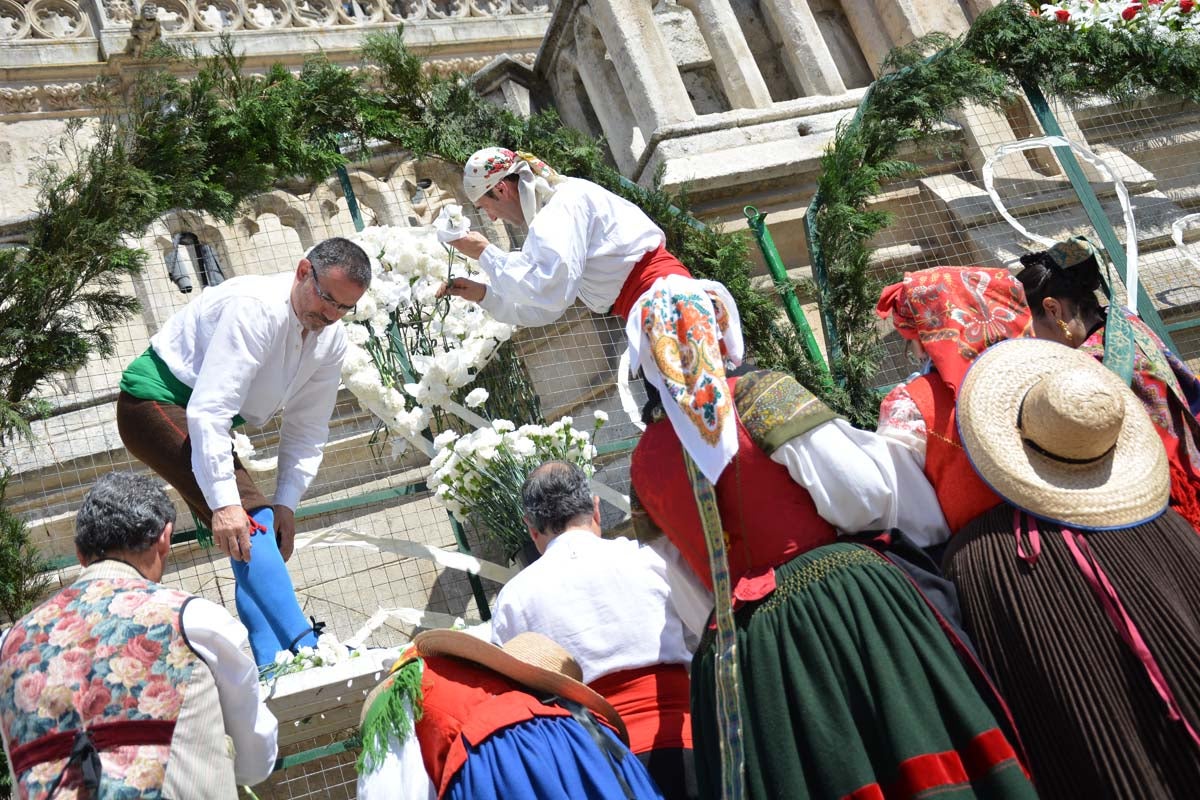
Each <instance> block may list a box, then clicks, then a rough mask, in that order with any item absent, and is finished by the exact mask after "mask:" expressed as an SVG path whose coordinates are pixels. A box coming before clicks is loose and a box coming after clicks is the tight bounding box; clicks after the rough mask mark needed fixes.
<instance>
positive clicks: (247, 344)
mask: <svg viewBox="0 0 1200 800" xmlns="http://www.w3.org/2000/svg"><path fill="white" fill-rule="evenodd" d="M270 341H271V334H270V330H269V327H268V324H267V322H266V317H265V315H264V314H263V313H262V305H261V303H259V302H258V301H257V300H255V299H253V298H246V297H234V298H230V300H229V301H228V302H227V303H225V305H224V306H223V307H222V309H221V313H220V318H219V320H218V321H217V324H216V327H215V328H214V333H213V336H212V339H211V340H210V341H209V343H208V347H207V350H206V351H205V355H204V364H203V365H202V366H201V368H200V371H199V373H198V374H197V375H196V385H195V386H194V387H193V389H192V396H191V399H189V400H188V405H187V425H188V435H189V436H190V437H191V442H192V473H193V474H194V475H195V476H196V483H197V484H199V486H200V490H201V491H202V492H203V493H204V500H205V502H207V503H208V507H209V508H211V509H213V510H214V511H215V510H216V509H218V508H223V507H225V506H235V505H239V504H240V503H241V496H240V495H239V494H238V488H237V478H236V477H234V473H233V440H232V439H231V438H230V436H229V430H230V427H231V426H232V425H233V418H234V416H235V415H237V413H238V412H239V411H240V410H241V408H242V403H243V402H244V401H245V399H246V393H247V392H248V391H249V388H250V384H251V382H252V381H253V380H254V376H255V375H256V374H258V371H259V369H261V368H262V363H263V358H264V356H265V354H266V352H267V350H268V348H269V346H270Z"/></svg>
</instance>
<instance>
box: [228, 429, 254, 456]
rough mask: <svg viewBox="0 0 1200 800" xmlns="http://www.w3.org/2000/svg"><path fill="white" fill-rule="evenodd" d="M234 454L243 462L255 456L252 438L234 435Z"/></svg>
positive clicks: (238, 434) (244, 435)
mask: <svg viewBox="0 0 1200 800" xmlns="http://www.w3.org/2000/svg"><path fill="white" fill-rule="evenodd" d="M233 452H234V454H235V455H236V456H237V457H238V458H239V459H241V460H242V462H246V461H249V460H250V458H251V457H252V456H253V455H254V444H253V443H252V442H251V441H250V437H249V436H247V435H246V434H244V433H236V432H235V433H234V434H233Z"/></svg>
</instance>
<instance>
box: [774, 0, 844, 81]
mask: <svg viewBox="0 0 1200 800" xmlns="http://www.w3.org/2000/svg"><path fill="white" fill-rule="evenodd" d="M763 9H764V10H765V11H766V13H767V16H768V18H769V19H770V20H771V24H772V25H774V27H775V32H776V33H777V34H778V36H779V40H780V41H781V42H782V43H783V55H784V63H785V64H786V66H787V70H788V74H790V75H791V76H792V80H793V81H795V83H796V86H798V87H799V88H800V91H801V92H802V93H803V94H806V95H809V96H812V95H837V94H844V93H845V91H846V85H845V84H844V83H842V76H841V75H840V74H839V73H838V68H837V64H835V63H834V62H833V56H832V55H831V54H830V52H829V48H828V47H827V46H826V45H825V40H824V39H823V38H821V30H820V28H818V27H817V21H816V19H814V18H813V14H812V10H811V9H809V7H808V2H807V1H806V0H763Z"/></svg>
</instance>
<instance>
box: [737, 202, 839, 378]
mask: <svg viewBox="0 0 1200 800" xmlns="http://www.w3.org/2000/svg"><path fill="white" fill-rule="evenodd" d="M742 211H743V213H744V214H745V215H746V220H747V222H748V223H749V224H750V230H751V231H752V232H753V233H754V240H755V241H756V242H758V248H759V249H760V250H762V254H763V258H764V259H765V260H766V262H767V270H768V271H769V272H770V273H771V280H772V281H773V282H774V283H775V291H777V292H779V296H780V297H781V298H782V300H783V310H784V311H785V312H786V313H787V315H788V319H789V320H791V322H792V326H793V327H794V328H795V329H796V334H797V335H798V336H800V338H801V339H803V340H804V349H805V350H806V351H807V352H808V358H809V360H810V361H812V362H813V363H814V364H819V365H820V366H821V369H822V371H824V372H825V374H826V375H828V374H829V365H828V364H826V363H825V358H824V356H822V355H821V348H820V347H818V346H817V337H815V336H813V332H812V327H811V326H810V325H809V324H808V320H807V319H806V318H805V316H804V309H802V308H801V307H800V301H799V300H798V299H796V291H795V290H794V289H793V288H792V282H791V280H790V279H789V278H788V274H787V268H786V267H784V265H783V259H781V258H780V257H779V250H778V249H776V247H775V240H774V239H772V238H771V231H770V230H768V229H767V222H766V220H767V215H766V214H765V213H763V212H762V211H759V210H758V209H757V208H755V207H754V206H746V207H745V208H744V209H742Z"/></svg>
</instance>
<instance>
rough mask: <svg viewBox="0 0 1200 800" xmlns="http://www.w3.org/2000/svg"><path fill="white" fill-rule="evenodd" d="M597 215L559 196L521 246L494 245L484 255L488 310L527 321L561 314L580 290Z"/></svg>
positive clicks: (500, 317) (537, 321)
mask: <svg viewBox="0 0 1200 800" xmlns="http://www.w3.org/2000/svg"><path fill="white" fill-rule="evenodd" d="M592 217H593V214H591V213H590V211H589V209H588V208H587V207H586V205H583V204H580V203H573V202H569V200H568V199H567V198H562V199H556V201H555V202H554V203H551V204H549V205H547V206H546V207H545V208H543V209H542V210H541V211H539V212H538V215H537V217H536V218H535V219H534V221H533V225H531V226H530V227H529V233H528V235H527V236H526V237H525V244H524V245H522V247H521V249H520V250H514V251H513V252H510V253H506V252H504V251H503V250H501V249H500V248H498V247H496V246H495V245H489V246H488V247H487V249H485V250H484V251H483V254H482V255H480V257H479V266H480V268H481V269H482V270H483V272H484V273H485V274H486V275H487V277H488V290H487V294H486V295H485V296H484V298H483V302H482V303H481V304H480V305H482V306H483V308H484V310H486V311H487V312H488V313H489V314H491V315H492V316H493V317H495V318H496V319H497V320H499V321H500V322H506V323H508V324H510V325H521V326H524V327H533V326H537V325H547V324H549V323H551V322H553V321H554V320H556V319H558V317H560V316H561V315H562V313H563V312H564V311H565V310H566V309H567V308H568V307H569V306H570V305H571V304H572V303H574V302H575V298H576V296H577V295H578V294H579V281H580V279H581V278H582V277H583V267H584V262H585V260H586V258H587V252H588V238H589V228H590V226H591V224H592Z"/></svg>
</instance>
